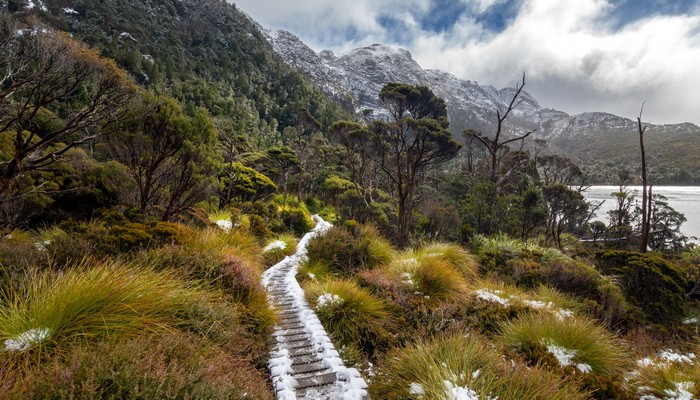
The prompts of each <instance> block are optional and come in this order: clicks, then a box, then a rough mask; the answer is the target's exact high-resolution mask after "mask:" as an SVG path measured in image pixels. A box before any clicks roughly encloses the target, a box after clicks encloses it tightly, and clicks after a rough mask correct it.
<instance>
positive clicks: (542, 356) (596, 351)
mask: <svg viewBox="0 0 700 400" xmlns="http://www.w3.org/2000/svg"><path fill="white" fill-rule="evenodd" d="M497 340H498V341H500V342H501V343H502V344H503V345H504V346H505V347H506V348H507V349H509V350H510V351H513V352H515V353H518V354H520V355H521V356H523V357H524V358H525V359H526V360H528V361H529V362H530V363H532V364H546V365H549V366H551V367H572V368H574V369H575V370H577V371H579V372H582V373H588V372H593V373H596V374H598V375H614V374H617V373H619V372H620V371H621V370H622V368H623V367H624V366H625V365H626V364H627V361H626V360H627V359H628V356H627V354H626V352H625V350H624V346H623V344H622V343H621V341H620V340H619V339H618V338H617V337H616V336H615V335H613V334H612V333H610V332H609V331H608V330H606V329H605V328H603V327H602V326H600V325H598V324H597V323H595V322H593V321H592V320H590V319H588V318H583V317H570V318H559V317H557V316H555V315H541V314H540V315H536V314H529V315H523V316H522V317H520V318H518V319H517V320H514V321H509V322H505V323H504V324H503V326H502V327H501V332H500V335H499V336H498V337H497Z"/></svg>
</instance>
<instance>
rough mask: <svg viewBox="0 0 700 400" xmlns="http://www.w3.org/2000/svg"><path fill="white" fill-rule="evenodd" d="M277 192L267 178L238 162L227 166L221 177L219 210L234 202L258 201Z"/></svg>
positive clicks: (275, 187)
mask: <svg viewBox="0 0 700 400" xmlns="http://www.w3.org/2000/svg"><path fill="white" fill-rule="evenodd" d="M275 190H277V186H275V184H274V182H272V180H271V179H270V178H268V177H267V176H265V175H263V174H261V173H260V172H258V171H256V170H254V169H253V168H250V167H246V166H245V165H243V164H241V163H238V162H231V163H228V164H227V165H226V167H225V168H224V171H223V172H222V174H221V175H220V176H219V208H223V207H225V206H227V205H228V204H229V203H230V202H231V201H232V200H234V199H237V200H239V201H257V200H260V199H262V198H264V197H265V196H267V195H269V194H272V193H274V192H275Z"/></svg>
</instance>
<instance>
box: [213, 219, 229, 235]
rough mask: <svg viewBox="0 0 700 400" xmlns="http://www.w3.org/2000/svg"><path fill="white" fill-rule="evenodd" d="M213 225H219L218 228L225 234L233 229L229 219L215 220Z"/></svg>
mask: <svg viewBox="0 0 700 400" xmlns="http://www.w3.org/2000/svg"><path fill="white" fill-rule="evenodd" d="M214 223H215V224H217V225H219V228H221V229H223V230H224V232H226V233H228V232H229V231H230V230H231V228H233V222H231V220H230V219H217V220H216V221H214Z"/></svg>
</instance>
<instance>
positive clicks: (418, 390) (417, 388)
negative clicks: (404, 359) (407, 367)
mask: <svg viewBox="0 0 700 400" xmlns="http://www.w3.org/2000/svg"><path fill="white" fill-rule="evenodd" d="M408 393H409V394H412V395H414V396H418V397H419V398H420V397H423V396H425V389H423V385H421V384H420V383H415V382H411V385H410V386H409V387H408Z"/></svg>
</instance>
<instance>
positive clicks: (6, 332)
mask: <svg viewBox="0 0 700 400" xmlns="http://www.w3.org/2000/svg"><path fill="white" fill-rule="evenodd" d="M208 296H212V295H210V294H207V293H206V292H205V291H203V290H202V289H201V288H199V287H196V286H193V285H192V284H188V283H186V282H184V281H182V280H180V279H178V278H177V277H176V276H175V274H174V273H172V272H155V271H154V270H152V269H149V268H144V267H141V268H135V267H133V266H130V265H125V264H121V263H117V262H112V263H85V264H82V265H77V266H74V267H72V268H69V269H67V270H65V271H64V272H63V273H60V274H52V273H40V274H36V275H34V276H27V277H26V287H25V288H24V293H23V294H22V295H19V294H18V293H14V292H12V291H5V292H4V293H3V301H2V306H1V307H0V341H1V342H2V343H4V345H5V346H7V345H8V343H10V342H8V341H11V340H17V339H18V338H21V336H22V335H23V334H25V335H26V333H27V332H35V333H36V332H42V334H41V335H36V336H39V337H41V340H25V341H23V342H24V343H25V344H26V347H27V348H26V349H25V350H24V351H28V350H42V349H44V348H46V347H59V348H60V347H61V346H62V345H63V344H65V343H69V342H71V341H73V340H80V339H86V338H93V337H108V336H113V335H136V334H141V333H143V332H144V331H159V330H162V329H163V328H166V327H167V326H168V324H169V323H170V322H173V320H174V318H175V316H176V315H177V314H178V313H179V312H182V311H183V310H185V309H187V308H188V307H189V304H190V303H192V302H195V301H199V299H201V298H206V297H208ZM37 339H38V338H37ZM20 347H25V346H20ZM24 351H23V352H24ZM13 353H14V352H13Z"/></svg>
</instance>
